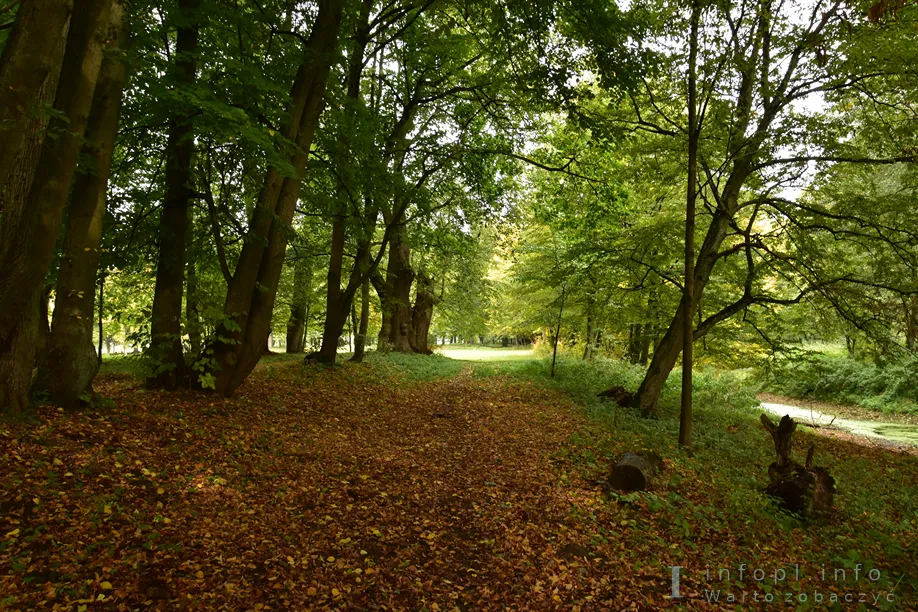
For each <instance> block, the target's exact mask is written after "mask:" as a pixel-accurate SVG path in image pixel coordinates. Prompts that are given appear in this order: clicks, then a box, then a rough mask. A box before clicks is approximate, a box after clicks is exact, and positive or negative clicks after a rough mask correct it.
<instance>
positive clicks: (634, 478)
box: [608, 451, 663, 493]
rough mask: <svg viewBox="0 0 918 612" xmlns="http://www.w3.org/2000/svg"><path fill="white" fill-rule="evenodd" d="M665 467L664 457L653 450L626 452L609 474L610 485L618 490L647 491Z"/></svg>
mask: <svg viewBox="0 0 918 612" xmlns="http://www.w3.org/2000/svg"><path fill="white" fill-rule="evenodd" d="M662 467H663V459H661V458H660V456H659V455H658V454H656V453H654V452H652V451H647V452H643V453H640V454H637V453H625V456H624V457H622V458H621V461H619V462H618V463H616V464H615V467H613V468H612V473H611V474H609V479H608V483H609V486H610V487H612V488H613V489H616V490H618V491H624V492H626V493H627V492H631V491H646V490H647V489H648V488H650V485H651V481H652V480H653V477H654V476H655V475H656V474H657V472H659V471H660V469H661V468H662Z"/></svg>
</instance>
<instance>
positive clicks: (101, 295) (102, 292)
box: [98, 270, 112, 367]
mask: <svg viewBox="0 0 918 612" xmlns="http://www.w3.org/2000/svg"><path fill="white" fill-rule="evenodd" d="M104 314H105V270H103V271H102V273H101V274H100V275H99V317H98V320H99V367H101V366H102V339H103V336H102V332H103V329H102V326H103V322H102V316H103V315H104ZM107 344H108V352H109V353H111V352H112V343H111V341H109V342H107Z"/></svg>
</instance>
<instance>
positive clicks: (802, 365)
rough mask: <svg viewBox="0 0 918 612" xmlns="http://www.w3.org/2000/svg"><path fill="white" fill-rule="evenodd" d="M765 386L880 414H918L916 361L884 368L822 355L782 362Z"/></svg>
mask: <svg viewBox="0 0 918 612" xmlns="http://www.w3.org/2000/svg"><path fill="white" fill-rule="evenodd" d="M765 387H766V389H768V390H769V391H773V392H775V393H782V394H785V395H791V396H794V397H808V398H813V399H818V400H824V401H832V402H839V403H843V404H857V405H860V406H864V407H865V408H871V409H874V410H880V411H884V412H918V404H916V403H915V401H916V398H918V358H915V357H909V358H906V359H903V360H900V361H897V362H894V363H890V364H886V365H877V364H874V363H869V362H865V361H860V360H858V359H851V358H849V357H838V356H832V355H824V354H815V355H814V354H810V355H806V356H804V357H801V358H795V359H782V360H779V361H777V362H776V363H775V364H774V365H773V366H772V368H771V370H770V371H769V372H768V375H767V377H766V379H765Z"/></svg>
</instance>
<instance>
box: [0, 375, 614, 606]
mask: <svg viewBox="0 0 918 612" xmlns="http://www.w3.org/2000/svg"><path fill="white" fill-rule="evenodd" d="M371 372H372V371H371V370H369V369H366V368H360V367H356V368H355V367H347V368H338V369H332V370H328V369H322V368H316V367H310V366H306V367H303V366H301V365H300V364H299V363H294V362H292V361H291V362H288V363H282V364H275V365H273V366H272V367H270V368H264V369H263V370H262V371H261V372H260V374H259V375H257V376H253V377H252V379H251V380H250V381H248V382H247V383H246V385H245V386H244V387H243V388H242V389H241V392H240V393H239V395H238V396H237V397H235V398H233V399H222V398H217V397H215V396H211V395H205V394H200V393H193V392H176V393H163V392H159V391H146V390H143V389H142V388H140V387H139V386H138V385H137V383H136V381H135V380H134V379H130V378H128V377H125V376H109V377H103V378H102V379H101V381H100V384H99V385H98V388H99V389H100V391H102V392H103V393H104V394H105V395H106V396H108V397H111V398H112V399H113V400H114V401H115V403H116V407H109V408H106V409H103V410H99V411H86V412H79V413H63V412H59V411H57V410H54V409H51V408H42V409H40V412H39V417H40V424H38V425H30V426H26V425H23V427H22V428H21V429H20V430H18V431H17V430H11V429H4V430H3V432H2V433H3V437H2V438H0V442H2V446H3V448H2V450H3V451H4V452H3V454H4V455H5V456H7V457H11V459H10V460H9V461H5V462H3V463H2V464H0V480H3V481H6V482H12V481H14V480H15V481H19V482H21V483H22V484H21V494H20V495H19V497H18V498H17V499H19V500H24V501H23V502H22V503H21V504H20V503H19V502H17V503H16V504H14V506H15V507H12V506H11V507H10V508H5V510H7V511H9V517H14V518H11V519H8V520H14V521H15V524H13V523H9V524H0V527H2V528H3V529H2V531H3V533H7V532H9V531H11V530H12V529H13V527H16V530H17V531H16V533H15V534H14V535H13V536H10V537H9V538H8V540H9V542H8V546H7V547H6V548H5V549H4V550H0V592H2V593H3V594H4V596H12V597H14V600H10V601H15V603H16V606H14V609H53V608H60V609H68V608H69V609H73V606H74V604H75V605H76V606H79V605H81V604H82V603H85V602H89V601H95V602H98V601H104V602H107V604H106V605H107V606H108V607H109V608H110V609H119V608H124V609H127V608H135V607H137V606H139V605H141V604H142V603H143V602H144V601H147V602H152V603H151V604H148V605H158V606H159V607H160V608H161V609H170V610H173V609H208V610H215V609H224V610H261V609H268V608H265V607H257V606H270V609H296V610H305V609H321V608H326V607H328V608H334V607H339V606H343V605H345V604H346V605H347V606H352V607H355V608H357V609H376V607H377V606H383V605H384V606H389V607H390V608H391V607H394V608H395V609H411V610H415V609H423V608H424V607H425V606H426V607H427V608H428V609H431V610H435V609H441V610H446V609H453V608H454V607H455V606H457V605H459V606H460V607H461V608H462V609H494V608H495V607H497V606H498V605H499V604H498V602H501V603H504V604H506V603H510V604H511V605H513V604H515V605H517V606H519V607H522V608H527V609H531V608H533V607H545V606H549V607H550V606H552V605H556V604H557V602H559V601H560V600H561V599H560V597H561V596H563V597H564V600H565V601H575V600H579V601H586V600H587V599H586V598H590V599H594V598H598V599H602V598H604V597H612V596H613V594H614V591H610V588H609V584H610V582H609V578H608V576H607V575H605V574H604V572H603V571H600V569H599V568H598V567H597V568H594V567H593V566H591V565H590V563H589V562H587V561H586V560H585V559H583V558H581V559H580V560H579V561H578V559H577V556H578V555H581V556H584V555H586V554H587V549H586V548H585V547H584V545H587V544H589V539H588V536H587V535H586V534H585V532H588V531H590V530H591V529H592V530H595V526H593V527H592V528H591V527H590V525H589V523H590V521H589V519H588V518H586V517H584V516H572V514H571V510H572V507H576V506H577V505H578V504H582V503H583V499H582V498H584V496H586V498H588V499H587V503H590V504H593V503H595V504H599V503H601V500H600V499H599V495H598V491H596V490H595V487H594V486H593V485H592V484H590V483H587V482H585V481H583V480H580V479H579V478H577V477H576V476H573V475H570V474H567V473H566V471H567V468H565V467H564V465H563V463H564V462H563V461H562V460H561V459H560V456H561V455H562V454H563V453H562V450H563V446H564V443H565V441H566V440H567V439H568V438H569V437H570V436H571V434H572V433H573V432H575V431H576V430H578V429H579V428H580V427H581V426H582V425H583V424H584V421H583V420H582V417H581V416H579V413H578V412H577V411H576V410H574V409H573V405H572V404H571V402H570V400H568V399H566V398H565V397H563V396H562V395H560V394H557V393H552V392H547V391H545V390H542V389H539V388H537V387H536V386H534V385H531V384H526V383H519V382H511V381H509V380H507V379H504V378H499V377H489V378H480V377H476V376H474V375H473V374H472V371H471V368H466V369H465V370H463V371H462V372H461V373H460V374H459V375H457V376H454V377H452V378H448V379H439V380H434V381H428V382H417V381H410V380H391V379H390V380H380V379H379V377H378V376H374V375H372V373H371ZM4 427H5V426H4ZM31 457H40V458H41V460H40V461H38V462H33V461H31V460H28V459H27V458H31ZM559 461H560V462H561V463H560V464H559ZM49 478H50V479H52V481H53V489H54V490H53V491H52V490H49V489H50V488H52V487H49V484H48V483H49V481H48V479H49ZM33 499H34V500H38V501H34V502H33V501H29V500H33ZM20 506H21V507H20ZM2 516H3V515H0V518H2ZM52 542H54V544H53V545H52ZM606 570H608V566H606ZM558 589H561V590H560V591H559V590H558ZM559 593H560V594H561V595H559ZM100 598H101V599H100ZM157 602H159V603H157ZM100 605H101V604H100ZM19 606H21V608H19Z"/></svg>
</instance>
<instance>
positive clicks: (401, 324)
mask: <svg viewBox="0 0 918 612" xmlns="http://www.w3.org/2000/svg"><path fill="white" fill-rule="evenodd" d="M414 276H415V274H414V271H413V270H412V269H411V250H410V249H409V248H408V245H407V244H405V243H404V242H403V241H402V240H401V239H399V240H398V241H393V243H392V248H391V249H390V251H389V265H388V267H387V269H386V277H387V281H388V284H389V285H390V286H391V287H392V295H391V301H390V306H391V308H392V314H391V315H390V323H389V338H388V340H389V344H390V345H391V348H392V350H393V351H396V352H399V353H413V352H414V349H413V348H412V347H411V338H412V336H413V330H412V327H413V326H412V320H411V317H412V308H411V285H412V284H413V283H414Z"/></svg>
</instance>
